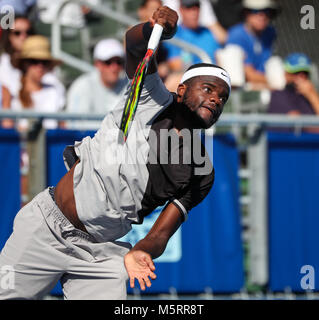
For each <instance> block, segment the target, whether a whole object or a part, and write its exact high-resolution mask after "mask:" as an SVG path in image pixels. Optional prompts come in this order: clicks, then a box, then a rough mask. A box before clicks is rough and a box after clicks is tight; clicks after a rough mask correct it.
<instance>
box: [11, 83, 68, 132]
mask: <svg viewBox="0 0 319 320" xmlns="http://www.w3.org/2000/svg"><path fill="white" fill-rule="evenodd" d="M31 98H32V102H33V105H32V107H31V108H23V106H22V104H21V102H20V100H19V98H17V97H16V98H14V99H13V100H12V104H11V108H12V110H14V111H22V110H23V111H26V110H31V111H38V112H48V113H51V112H59V111H61V110H62V109H63V107H64V102H63V100H62V99H61V97H60V96H59V94H58V92H57V90H56V89H55V87H53V86H50V85H44V86H43V88H42V89H41V90H39V91H35V92H32V93H31ZM42 125H43V127H44V128H46V129H56V128H57V127H58V121H57V120H54V119H45V120H43V122H42ZM18 127H19V128H20V129H27V128H28V121H27V120H26V119H21V120H19V121H18Z"/></svg>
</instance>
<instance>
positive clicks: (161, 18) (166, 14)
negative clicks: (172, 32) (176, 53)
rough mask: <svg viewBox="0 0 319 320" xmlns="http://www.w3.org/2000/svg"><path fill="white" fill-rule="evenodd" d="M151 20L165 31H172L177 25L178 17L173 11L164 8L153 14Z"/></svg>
mask: <svg viewBox="0 0 319 320" xmlns="http://www.w3.org/2000/svg"><path fill="white" fill-rule="evenodd" d="M152 19H153V20H154V22H157V23H159V24H160V25H162V26H163V27H164V28H166V29H173V28H174V27H175V25H176V23H177V20H178V15H177V13H176V12H175V11H174V10H172V9H170V8H168V7H166V6H164V7H160V8H158V9H157V10H156V11H155V12H154V13H153V16H152Z"/></svg>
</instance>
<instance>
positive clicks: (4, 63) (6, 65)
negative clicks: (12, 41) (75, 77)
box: [0, 52, 65, 104]
mask: <svg viewBox="0 0 319 320" xmlns="http://www.w3.org/2000/svg"><path fill="white" fill-rule="evenodd" d="M0 83H2V84H3V85H4V86H5V87H7V88H8V90H9V91H10V94H11V96H12V97H13V98H15V97H17V96H18V94H19V90H20V88H21V71H20V70H19V69H17V68H14V67H13V65H12V64H11V60H10V56H9V54H7V53H5V52H4V53H3V54H2V55H1V56H0ZM42 83H44V84H47V85H51V86H54V87H55V89H56V90H57V92H58V96H59V97H60V99H61V104H64V103H65V87H64V85H63V83H62V82H61V81H60V80H59V79H58V77H57V76H56V75H55V73H54V71H51V72H48V73H46V74H45V75H44V76H43V78H42Z"/></svg>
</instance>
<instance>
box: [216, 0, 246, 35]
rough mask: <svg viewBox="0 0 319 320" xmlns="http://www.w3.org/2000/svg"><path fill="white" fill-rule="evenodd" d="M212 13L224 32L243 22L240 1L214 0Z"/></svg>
mask: <svg viewBox="0 0 319 320" xmlns="http://www.w3.org/2000/svg"><path fill="white" fill-rule="evenodd" d="M214 11H215V14H216V17H217V19H218V21H219V23H220V24H221V25H222V27H223V28H225V29H226V30H228V29H229V28H230V27H232V26H234V25H235V24H237V23H240V22H242V20H243V17H242V13H243V6H242V1H241V0H214Z"/></svg>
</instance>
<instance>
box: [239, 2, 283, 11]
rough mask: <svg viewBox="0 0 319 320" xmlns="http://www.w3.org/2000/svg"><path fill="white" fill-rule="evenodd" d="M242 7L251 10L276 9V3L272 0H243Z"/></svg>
mask: <svg viewBox="0 0 319 320" xmlns="http://www.w3.org/2000/svg"><path fill="white" fill-rule="evenodd" d="M243 7H244V8H247V9H252V10H262V9H277V7H278V5H277V3H276V2H275V1H273V0H244V1H243Z"/></svg>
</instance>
